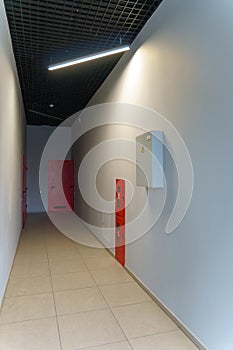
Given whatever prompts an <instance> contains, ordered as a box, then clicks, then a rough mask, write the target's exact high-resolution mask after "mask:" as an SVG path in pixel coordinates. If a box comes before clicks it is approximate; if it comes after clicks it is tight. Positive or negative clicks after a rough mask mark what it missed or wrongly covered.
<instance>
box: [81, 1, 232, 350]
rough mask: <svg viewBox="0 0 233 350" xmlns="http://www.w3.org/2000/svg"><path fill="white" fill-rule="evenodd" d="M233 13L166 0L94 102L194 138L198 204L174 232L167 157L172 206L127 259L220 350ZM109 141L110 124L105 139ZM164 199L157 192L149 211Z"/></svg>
mask: <svg viewBox="0 0 233 350" xmlns="http://www.w3.org/2000/svg"><path fill="white" fill-rule="evenodd" d="M232 13H233V2H231V1H229V0H222V1H218V0H204V1H203V0H196V1H193V0H172V1H171V0H164V1H163V3H162V5H161V6H160V7H159V9H158V10H157V11H156V13H155V14H154V15H153V16H152V18H151V19H150V21H149V22H148V23H147V25H146V26H145V27H144V29H143V30H142V32H141V33H140V34H139V36H138V37H137V39H136V40H135V42H134V44H133V45H132V50H131V52H129V53H126V54H125V55H124V57H123V58H122V59H121V61H120V62H119V64H118V65H117V67H116V68H115V69H114V70H113V72H112V73H111V74H110V76H109V77H108V78H107V80H106V81H105V83H104V84H103V85H102V86H101V87H100V89H99V91H98V92H97V93H96V95H95V96H94V97H93V99H92V100H91V103H90V105H94V104H97V103H104V102H126V103H133V104H139V105H144V106H146V107H150V108H153V109H155V110H157V111H158V112H160V113H161V114H162V115H163V116H165V117H166V118H167V119H168V120H169V121H170V122H171V123H173V124H174V126H175V127H176V128H177V130H178V131H179V132H180V134H181V135H182V137H183V138H184V140H185V142H186V145H187V147H188V149H189V151H190V154H191V158H192V162H193V166H194V175H195V182H194V191H193V197H192V202H191V205H190V208H189V210H188V212H187V214H186V216H185V218H184V220H183V221H182V223H181V224H180V225H179V226H178V228H177V229H176V230H175V232H174V233H173V234H172V235H169V236H168V235H166V234H165V233H164V228H165V223H166V220H167V218H168V217H169V215H170V212H171V209H172V201H173V200H174V198H173V194H171V193H172V192H176V189H175V190H174V185H173V183H176V172H175V168H174V165H173V164H172V161H171V159H169V156H168V154H165V165H164V167H165V175H166V177H167V183H168V201H167V203H166V206H165V210H164V212H163V215H162V217H161V219H160V221H159V222H158V224H157V225H156V226H154V228H153V229H152V230H151V231H150V232H149V233H148V234H147V235H145V236H144V237H143V238H141V239H140V240H138V241H137V242H135V243H134V244H131V245H129V246H127V249H126V251H127V257H126V262H127V267H128V268H129V269H130V270H131V271H133V273H134V274H135V275H136V276H137V277H138V278H139V279H140V280H141V281H142V282H143V283H144V284H145V285H146V286H147V287H148V288H149V289H150V290H151V291H152V293H153V294H154V295H155V296H156V297H158V298H159V299H160V300H161V301H162V303H164V304H165V305H166V307H167V308H168V309H170V311H171V312H173V313H174V314H175V316H176V317H177V318H179V320H180V321H181V322H183V324H184V325H185V326H186V327H187V328H188V329H189V330H190V331H191V332H192V333H193V334H194V335H195V336H196V337H197V338H198V339H199V340H200V341H201V342H202V343H203V344H204V345H205V346H206V347H207V348H208V349H211V350H220V349H221V350H231V349H232V347H233V332H232V324H233V302H232V295H233V278H232V271H231V270H232V266H233V254H232V246H233V235H232V207H233V184H232V183H233V182H232V179H233V165H232V162H231V158H232V149H233V137H232V130H233V118H232V114H233V99H232V94H233V69H232V62H233V42H232V40H233V39H232V38H233V21H232ZM108 112H109V111H108ZM108 116H111V113H109V115H108ZM106 117H107V116H106ZM131 136H132V135H131ZM92 137H93V136H92ZM106 137H107V136H106V134H105V133H104V130H103V135H102V138H100V137H99V136H98V135H97V137H96V143H98V142H100V141H101V139H105V138H106ZM92 142H93V141H92ZM86 144H88V140H86ZM76 152H78V149H76ZM89 171H90V170H89ZM109 171H110V170H109ZM87 172H88V171H87ZM108 174H109V173H108V172H106V173H105V174H104V173H103V176H102V185H101V182H100V183H99V186H100V187H101V186H102V188H103V189H104V188H105V187H106V181H107V179H108ZM124 176H125V170H124V169H122V177H124ZM169 196H170V197H169ZM76 200H77V198H76ZM156 203H157V201H156V192H155V193H154V199H153V200H152V204H151V210H150V212H152V213H153V211H154V210H156V205H157V204H156ZM79 210H81V209H80V208H79ZM135 210H136V204H135ZM86 216H87V217H88V214H86ZM92 220H94V219H93V217H92Z"/></svg>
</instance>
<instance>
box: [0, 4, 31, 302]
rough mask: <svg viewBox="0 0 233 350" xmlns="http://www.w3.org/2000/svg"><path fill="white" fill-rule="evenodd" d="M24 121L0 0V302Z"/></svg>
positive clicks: (16, 209)
mask: <svg viewBox="0 0 233 350" xmlns="http://www.w3.org/2000/svg"><path fill="white" fill-rule="evenodd" d="M24 123H25V119H24V111H23V103H22V98H21V93H20V87H19V82H18V76H17V71H16V65H15V61H14V56H13V51H12V46H11V39H10V33H9V29H8V23H7V19H6V14H5V10H4V5H3V1H2V0H0V164H1V166H0V305H1V302H2V298H3V295H4V291H5V287H6V283H7V280H8V277H9V273H10V270H11V266H12V262H13V258H14V255H15V251H16V247H17V242H18V238H19V235H20V231H21V227H22V221H21V220H22V212H21V199H22V155H23V144H24V136H23V135H24Z"/></svg>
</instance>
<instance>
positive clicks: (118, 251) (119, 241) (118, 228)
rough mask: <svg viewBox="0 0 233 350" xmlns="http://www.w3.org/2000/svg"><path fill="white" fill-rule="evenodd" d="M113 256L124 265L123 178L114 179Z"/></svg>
mask: <svg viewBox="0 0 233 350" xmlns="http://www.w3.org/2000/svg"><path fill="white" fill-rule="evenodd" d="M115 207H116V215H115V219H116V220H115V222H116V224H115V257H116V259H117V260H118V261H119V263H120V264H121V265H123V266H124V265H125V180H121V179H117V180H116V206H115Z"/></svg>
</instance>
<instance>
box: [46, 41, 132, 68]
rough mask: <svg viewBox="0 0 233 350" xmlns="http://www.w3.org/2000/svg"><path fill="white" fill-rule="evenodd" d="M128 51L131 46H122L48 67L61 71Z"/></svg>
mask: <svg viewBox="0 0 233 350" xmlns="http://www.w3.org/2000/svg"><path fill="white" fill-rule="evenodd" d="M128 50H130V47H129V46H120V47H117V48H115V49H112V50H107V51H101V52H99V53H96V54H93V55H88V56H83V57H80V58H77V59H74V60H70V61H65V62H61V63H57V64H53V65H51V66H49V67H48V70H56V69H60V68H65V67H69V66H73V65H75V64H80V63H83V62H87V61H92V60H96V59H97V58H101V57H105V56H110V55H114V54H116V53H120V52H124V51H128Z"/></svg>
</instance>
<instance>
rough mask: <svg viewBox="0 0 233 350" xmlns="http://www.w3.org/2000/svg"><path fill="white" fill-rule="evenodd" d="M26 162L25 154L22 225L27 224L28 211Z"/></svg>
mask: <svg viewBox="0 0 233 350" xmlns="http://www.w3.org/2000/svg"><path fill="white" fill-rule="evenodd" d="M26 171H27V167H26V163H25V157H24V154H23V164H22V226H23V227H24V225H25V220H26V213H27V198H26V191H27V188H26Z"/></svg>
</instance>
